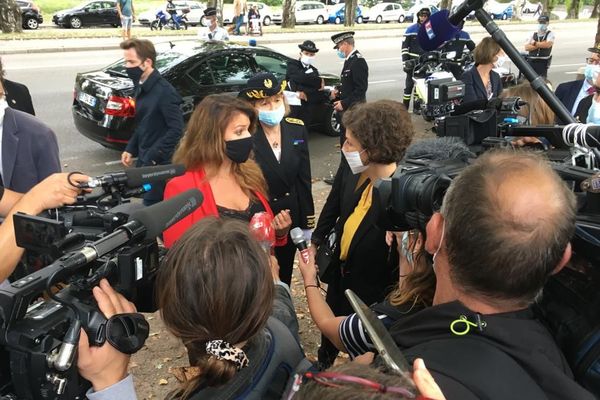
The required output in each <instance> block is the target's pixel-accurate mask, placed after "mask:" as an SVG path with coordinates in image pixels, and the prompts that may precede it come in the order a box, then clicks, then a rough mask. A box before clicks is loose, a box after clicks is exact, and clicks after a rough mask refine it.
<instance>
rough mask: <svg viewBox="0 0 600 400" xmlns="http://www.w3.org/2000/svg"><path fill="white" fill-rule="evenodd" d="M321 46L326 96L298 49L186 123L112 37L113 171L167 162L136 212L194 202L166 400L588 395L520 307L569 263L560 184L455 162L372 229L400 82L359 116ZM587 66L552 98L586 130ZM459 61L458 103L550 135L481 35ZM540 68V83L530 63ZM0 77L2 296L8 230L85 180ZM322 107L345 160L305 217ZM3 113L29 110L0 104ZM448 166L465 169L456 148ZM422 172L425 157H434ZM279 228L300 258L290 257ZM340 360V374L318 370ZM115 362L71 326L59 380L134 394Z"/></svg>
mask: <svg viewBox="0 0 600 400" xmlns="http://www.w3.org/2000/svg"><path fill="white" fill-rule="evenodd" d="M122 7H123V8H122V9H120V10H121V11H120V12H121V13H122V14H123V15H122V18H125V19H127V18H129V17H130V18H131V19H133V18H134V14H133V8H131V9H128V8H126V7H125V6H122ZM235 9H236V17H237V18H236V21H235V22H236V25H235V29H236V31H235V32H234V33H235V34H239V29H240V27H241V22H240V21H243V15H244V14H245V12H246V11H247V10H246V8H245V1H243V0H242V1H240V0H236V4H235ZM426 10H427V12H426V11H425V9H424V10H421V11H420V12H419V13H418V14H417V16H418V18H419V21H418V22H416V24H415V26H413V27H410V28H409V29H408V30H407V35H406V38H405V44H404V45H403V50H402V57H403V61H409V60H410V59H411V58H414V57H418V56H419V54H422V49H420V48H417V45H418V43H417V42H416V33H415V32H416V29H418V28H419V25H420V24H422V23H424V21H425V20H426V19H427V18H428V17H429V15H430V11H429V9H426ZM129 12H130V13H131V15H127V14H128V13H129ZM205 15H206V17H207V19H206V20H207V21H208V22H207V26H206V28H207V30H206V35H205V39H208V40H226V38H227V32H226V31H224V30H223V28H220V27H219V26H218V24H217V22H216V10H215V9H214V8H209V9H207V10H205ZM542 25H545V26H542ZM457 39H460V40H464V41H465V42H467V41H469V40H470V39H467V38H466V37H465V36H464V35H463V36H460V35H458V36H457ZM331 40H332V42H333V45H334V49H335V50H336V52H337V54H338V56H339V58H340V59H343V60H344V65H343V67H342V71H341V74H340V76H341V85H340V87H338V88H336V90H334V91H332V92H331V93H326V92H325V91H324V82H323V80H322V79H321V78H320V77H319V73H318V70H317V68H316V67H315V56H316V54H317V53H318V51H319V49H318V48H317V47H316V45H315V43H314V42H312V41H309V40H306V41H304V42H303V43H301V44H299V45H298V47H299V50H300V51H299V54H298V59H297V60H293V61H290V62H289V63H288V65H287V76H286V77H285V78H281V77H279V78H278V77H276V76H275V75H273V74H272V73H266V72H265V73H258V74H256V75H255V76H253V77H251V78H250V79H249V80H248V81H247V83H246V84H245V86H244V87H243V88H242V89H241V90H240V92H239V93H238V95H237V97H234V96H229V95H209V96H207V97H205V98H204V99H203V100H202V101H201V102H200V103H199V104H198V105H197V106H196V108H195V110H194V112H193V114H192V116H191V118H190V120H189V121H188V122H187V124H186V125H185V126H184V121H183V115H182V113H181V110H180V108H179V107H180V104H181V102H182V100H181V97H180V95H179V94H178V93H177V92H176V90H175V89H174V88H173V87H172V86H171V85H170V84H169V83H168V82H167V81H166V80H165V79H164V78H163V77H162V76H161V75H160V73H159V72H158V70H157V69H156V68H155V63H156V51H155V50H154V46H153V45H152V43H151V42H150V41H147V40H141V39H127V40H125V41H124V42H123V43H122V44H121V49H122V50H123V56H124V60H125V67H126V72H127V75H128V77H129V78H130V79H131V80H132V81H133V83H134V97H135V100H136V115H135V122H136V128H135V131H134V133H133V136H132V138H131V140H130V141H129V143H128V144H127V147H126V149H125V151H123V153H122V155H121V161H122V164H123V165H124V166H126V167H132V166H134V165H135V166H136V167H140V166H152V165H161V164H168V163H171V162H173V163H178V164H182V165H184V167H185V174H184V175H182V176H179V177H175V178H173V179H171V180H170V181H168V182H167V183H166V184H165V185H164V187H161V186H160V185H155V186H153V189H152V191H150V192H148V193H147V194H145V196H144V199H143V201H144V204H145V205H151V204H154V203H156V202H159V201H161V200H163V199H169V198H172V197H174V196H176V195H178V194H180V193H182V192H184V191H186V190H188V189H190V188H196V189H198V190H199V191H201V192H202V194H203V199H204V200H203V202H202V204H201V205H200V207H199V208H198V209H196V210H195V211H194V212H192V213H191V214H190V215H189V216H187V217H185V218H184V219H182V220H181V221H179V222H178V223H176V224H175V225H173V226H172V227H170V228H169V229H167V230H166V231H165V232H164V234H163V240H164V245H165V247H166V248H167V249H168V253H167V255H166V257H165V259H164V262H163V265H162V267H161V269H160V273H159V275H158V278H157V285H156V287H157V288H158V289H157V293H156V296H157V299H158V304H159V307H160V312H161V317H162V319H163V321H164V323H165V325H166V327H167V328H168V330H169V331H170V332H171V333H172V334H173V335H174V336H175V337H177V338H179V339H180V340H181V341H182V343H183V345H184V346H185V347H186V349H187V356H188V364H189V365H188V366H186V367H183V368H179V369H177V370H176V371H174V373H175V374H176V376H177V377H178V380H180V381H181V386H180V387H179V388H178V389H177V390H176V391H175V392H173V393H172V394H171V395H170V398H177V399H204V398H214V399H232V398H244V399H280V398H288V399H290V398H294V399H315V398H322V399H323V400H327V399H348V398H373V399H387V398H411V397H410V396H411V393H413V392H414V391H415V386H416V391H418V392H419V393H420V394H421V396H422V397H421V398H428V399H433V400H442V399H446V398H447V399H461V400H468V399H479V398H488V399H508V398H532V399H557V400H558V399H582V400H585V399H590V400H591V399H593V398H594V396H593V395H592V394H591V393H589V392H588V391H587V390H586V389H584V388H583V387H582V386H580V385H579V384H578V383H577V382H576V381H575V380H574V378H573V373H572V371H571V369H570V367H569V365H568V364H567V362H566V360H565V357H564V356H563V354H562V353H561V351H560V349H559V348H558V346H557V345H556V343H555V342H554V339H553V338H552V336H551V335H550V333H549V331H548V330H547V329H546V328H545V326H544V325H543V324H542V323H541V322H540V321H539V320H538V319H537V317H536V315H535V314H534V313H533V312H532V309H531V306H532V304H533V303H534V302H535V300H536V298H537V297H538V296H539V295H540V293H541V292H542V290H543V287H544V285H545V284H546V282H547V280H548V279H549V277H550V276H552V275H553V274H556V273H558V272H559V271H560V270H561V269H563V268H565V267H566V266H568V263H569V260H570V257H571V254H572V248H571V244H570V240H571V238H572V236H573V234H574V231H575V216H576V201H575V197H574V195H573V193H572V192H571V190H570V189H569V188H568V187H567V186H566V185H565V183H564V182H563V181H562V180H561V179H560V177H559V176H558V175H557V174H556V173H555V172H554V171H553V170H552V168H551V167H550V166H549V164H548V162H547V161H546V160H545V159H544V158H543V157H542V156H540V155H537V154H534V153H531V152H524V151H514V150H510V151H509V150H504V151H493V152H488V153H485V154H484V155H482V156H480V157H479V158H477V159H475V160H469V161H470V162H469V164H470V165H469V166H467V167H466V168H465V169H464V170H462V172H461V173H460V174H459V175H458V176H457V177H456V178H455V179H454V180H453V181H452V183H451V185H450V187H449V189H448V191H447V193H446V195H445V197H444V199H443V203H442V205H441V208H440V209H439V210H435V213H434V214H433V216H432V217H431V218H430V219H429V220H428V221H427V223H426V227H425V228H416V227H415V228H414V229H410V230H407V231H405V232H392V231H387V230H386V228H385V226H382V224H381V221H382V218H385V214H384V213H385V212H386V211H387V210H386V209H385V208H384V207H383V206H382V204H380V203H379V202H378V201H377V197H376V196H375V195H374V186H376V184H377V182H378V181H380V180H382V179H388V178H390V177H391V176H392V175H393V174H394V173H395V172H396V169H397V165H398V164H399V163H400V162H401V161H402V160H404V159H405V158H407V157H413V156H416V154H417V150H416V148H415V147H414V145H413V141H414V136H415V130H414V128H413V125H412V122H411V116H410V114H409V112H408V107H409V105H410V100H411V97H412V88H411V87H410V83H412V76H410V77H409V74H408V73H407V82H406V88H405V91H404V97H403V101H402V102H397V101H393V100H378V101H367V97H366V94H367V90H368V75H369V69H368V64H367V60H366V59H365V58H364V57H363V56H362V55H361V53H360V52H359V51H358V50H357V49H356V47H355V38H354V32H341V33H338V34H335V35H333V36H332V38H331ZM553 42H554V35H553V34H551V32H550V31H549V30H548V20H547V18H545V17H544V16H541V17H540V26H539V29H538V31H537V32H535V33H534V34H533V35H532V38H531V40H528V42H527V44H526V46H525V50H526V51H528V52H530V53H531V52H534V53H535V54H536V57H548V56H549V55H550V51H551V48H552V44H553ZM468 47H469V45H468ZM589 51H590V53H591V56H590V57H589V58H588V59H587V60H586V61H587V66H586V69H585V78H584V79H583V80H580V81H575V82H568V83H562V84H561V85H559V86H558V87H557V89H556V95H557V97H558V98H559V99H560V100H561V101H562V102H563V104H564V105H565V107H567V108H568V109H569V110H570V111H571V112H572V114H577V115H580V116H581V117H582V118H585V120H586V121H587V122H592V123H593V122H596V121H598V122H600V109H597V108H598V107H600V97H599V96H598V91H599V90H597V89H596V88H600V47H594V48H590V49H589ZM419 52H421V53H419ZM473 53H474V59H475V66H474V67H473V68H472V69H471V70H469V71H466V72H464V74H463V75H462V80H463V82H464V83H465V86H466V94H465V99H464V102H465V103H473V104H475V103H477V104H482V105H483V107H486V106H487V104H488V103H489V102H490V101H492V100H493V99H497V98H499V97H501V96H509V97H510V96H518V97H520V98H522V99H525V100H526V101H527V107H525V109H526V111H522V112H523V115H522V116H523V118H527V119H528V120H529V122H530V123H531V124H552V123H554V122H555V119H556V117H555V116H554V114H553V112H552V110H551V109H550V108H549V107H548V106H547V105H546V104H545V102H544V101H543V100H541V98H540V97H539V96H538V95H537V93H536V92H535V91H534V90H533V89H532V88H531V86H529V85H528V84H521V85H518V86H515V87H512V88H508V89H504V90H503V87H502V82H501V80H500V77H499V75H498V74H497V73H496V72H494V68H496V67H498V66H499V65H500V64H502V62H503V60H504V58H505V55H504V52H503V51H502V49H501V48H500V46H499V45H498V44H496V42H494V40H492V39H491V38H484V39H483V40H482V41H481V42H480V43H479V44H477V46H476V47H475V48H474V50H473ZM547 65H548V64H544V66H545V67H547ZM0 67H1V65H0ZM545 67H544V68H545ZM0 72H1V70H0ZM538 72H539V73H540V74H542V75H545V72H547V68H546V69H545V71H544V70H540V71H538ZM0 77H2V80H1V83H2V85H1V86H0V89H2V91H0V99H2V101H0V117H3V118H0V121H3V122H2V128H3V130H0V132H2V158H0V160H1V162H0V167H1V168H0V179H1V180H0V215H2V216H4V217H5V218H6V219H5V220H4V222H3V223H2V224H1V225H0V249H2V254H3V259H2V260H1V262H0V281H3V280H5V279H6V278H8V277H9V275H10V274H11V272H12V269H13V268H14V265H16V264H17V262H18V260H19V258H20V257H21V256H22V254H23V252H22V250H21V249H19V248H18V247H17V246H16V244H15V241H14V234H13V233H12V230H13V229H14V227H13V225H12V218H11V216H12V215H13V214H14V213H16V212H26V213H30V214H37V213H39V212H41V211H42V210H44V209H48V208H52V207H59V206H62V205H65V204H71V203H73V202H75V200H76V197H77V195H78V194H79V192H80V189H79V188H78V187H77V183H81V182H85V181H87V179H88V177H87V176H85V175H81V174H76V175H71V176H69V177H67V175H66V174H61V173H59V172H60V164H59V163H58V160H59V158H58V146H57V145H56V137H55V135H54V134H53V133H52V131H51V130H49V128H47V127H45V126H44V125H43V124H42V123H41V122H39V121H38V120H37V119H35V118H34V117H32V116H30V115H28V114H27V113H26V112H31V114H33V107H32V105H31V100H30V96H29V94H28V92H26V88H25V89H23V87H21V86H19V85H18V84H16V83H13V82H10V81H8V80H7V79H4V77H3V74H0ZM409 81H410V82H409ZM589 89H592V90H589ZM288 92H292V93H295V95H296V97H297V98H298V99H300V102H299V104H298V105H295V106H290V104H289V101H288V98H289V97H290V94H289V93H288ZM19 93H20V94H19ZM328 98H329V99H330V101H331V102H332V107H333V108H334V110H335V111H336V118H338V120H339V122H340V125H341V127H342V129H341V132H342V134H341V136H340V143H341V160H340V163H339V167H338V170H337V172H336V174H335V177H334V179H333V180H332V182H331V184H332V187H331V191H330V192H329V195H328V197H327V200H326V202H325V205H324V207H323V209H322V211H321V213H320V215H319V217H318V219H317V218H316V216H315V206H314V201H313V196H312V182H313V177H312V173H311V166H310V153H309V146H308V141H309V136H308V131H307V125H308V124H309V123H310V118H311V115H312V112H311V107H313V106H314V104H315V103H317V102H321V101H326V100H327V99H328ZM478 102H479V103H478ZM20 107H21V108H23V109H24V110H25V112H23V111H15V110H13V109H17V108H20ZM584 107H587V108H585V109H584ZM13 121H16V122H14V123H13ZM11 123H13V125H14V132H13V130H11V129H13V126H12V125H10V124H11ZM17 129H23V130H24V131H25V132H27V133H26V134H23V135H21V134H19V140H18V141H17V142H16V143H15V146H18V147H16V150H15V153H14V154H18V157H17V158H16V159H15V160H12V161H11V160H7V159H6V157H5V155H6V154H9V152H7V151H5V149H6V148H7V146H9V145H10V142H8V141H6V140H7V138H8V140H10V137H11V135H17V133H15V132H17ZM27 135H29V136H27ZM38 147H43V151H41V150H40V149H39V148H38ZM11 154H12V153H11ZM461 154H466V156H465V160H466V159H467V158H470V155H469V151H468V148H466V147H464V151H463V153H461ZM419 157H424V158H427V157H429V160H430V161H438V159H436V157H435V155H434V154H425V155H423V154H420V155H419ZM134 159H135V160H134ZM32 165H35V167H32ZM20 168H21V169H20ZM13 171H19V172H17V173H16V174H15V172H13ZM31 171H34V172H35V173H34V172H31ZM19 192H20V193H25V194H20V193H19ZM260 213H264V214H266V215H268V217H269V218H270V220H271V221H272V228H273V230H274V238H273V241H272V243H270V245H272V249H267V251H265V247H264V246H263V244H262V243H260V242H259V240H258V239H257V238H255V237H254V236H253V235H252V233H251V232H250V231H249V229H248V225H249V223H250V221H251V220H252V219H253V217H254V216H255V215H257V214H260ZM293 227H298V228H300V229H301V230H302V232H303V236H304V239H305V240H306V241H307V242H310V244H311V246H310V251H309V252H308V253H303V254H302V255H299V256H298V257H297V260H295V258H296V246H295V243H294V242H293V241H292V239H291V238H290V235H289V232H290V229H291V228H293ZM323 253H326V256H325V257H321V256H322V255H323ZM294 265H298V268H299V271H300V274H301V277H302V286H303V289H304V295H305V296H306V301H307V304H308V307H309V310H310V314H311V317H312V319H313V320H314V322H315V324H316V326H317V327H318V329H319V330H320V332H321V333H322V338H321V344H320V348H319V350H318V360H317V362H316V363H311V362H309V361H308V360H307V359H306V358H305V355H304V350H303V347H302V343H301V341H300V335H299V329H298V321H297V318H296V311H295V309H294V304H293V300H292V296H291V290H290V285H291V282H292V274H293V269H294ZM323 282H325V283H326V284H327V286H326V287H325V286H324V284H323ZM347 289H351V290H352V291H353V292H355V293H356V294H357V295H358V296H359V297H360V298H361V299H362V300H363V301H364V302H365V303H367V304H369V305H370V309H371V310H372V311H373V312H374V313H375V314H376V315H377V317H378V318H379V320H380V321H382V323H383V324H384V326H385V327H386V329H387V331H388V333H389V334H390V335H391V337H392V338H393V341H394V343H395V345H396V346H397V347H398V348H399V349H400V350H401V351H402V353H403V355H404V356H405V357H406V359H407V360H408V362H409V364H410V366H411V367H412V368H411V371H409V372H407V374H406V375H397V374H395V373H393V372H392V371H391V370H390V368H388V367H386V363H385V359H384V358H382V357H380V355H378V354H376V353H377V352H376V346H375V343H374V340H373V338H372V337H371V335H370V333H369V332H368V330H367V329H366V327H365V324H364V323H363V321H362V320H361V319H360V318H359V317H358V315H357V314H355V313H354V310H353V308H352V307H351V306H350V303H349V302H348V300H347V298H346V296H345V294H344V293H345V291H346V290H347ZM93 295H94V298H95V299H96V301H97V303H98V306H99V309H100V311H101V312H102V313H104V315H105V316H106V317H107V318H110V317H111V316H113V315H116V314H121V313H132V312H135V307H134V305H133V304H132V303H130V302H129V301H128V300H127V299H125V298H124V297H123V296H122V295H121V294H119V293H117V292H116V291H115V290H114V289H113V288H112V287H111V285H110V284H109V283H108V282H107V281H106V280H103V281H102V282H100V284H99V285H98V286H97V287H95V288H94V290H93ZM457 327H459V328H457ZM339 351H342V352H345V353H348V354H349V355H350V358H351V359H352V360H353V361H352V362H349V363H346V364H343V365H336V366H334V362H335V360H336V358H337V356H338V353H339ZM129 357H130V356H129V355H126V354H123V353H120V352H119V351H117V350H116V349H115V348H114V347H112V346H111V345H110V344H109V343H107V344H105V345H103V346H101V347H93V346H92V347H91V346H90V345H89V342H88V339H87V336H86V334H85V332H84V331H82V334H81V341H80V343H79V351H78V361H77V367H78V369H79V373H80V375H81V376H82V377H84V378H85V379H87V380H88V381H89V382H90V383H91V385H92V387H91V388H90V389H89V391H88V393H87V397H88V398H89V399H91V400H104V399H123V400H128V399H135V398H136V394H135V388H134V384H133V377H132V376H131V374H129V373H128V363H129ZM425 364H427V366H428V368H426V367H425ZM402 396H405V397H402ZM413 397H414V396H413Z"/></svg>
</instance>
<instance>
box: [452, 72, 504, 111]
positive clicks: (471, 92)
mask: <svg viewBox="0 0 600 400" xmlns="http://www.w3.org/2000/svg"><path fill="white" fill-rule="evenodd" d="M460 80H461V81H463V83H464V84H465V97H464V98H463V103H470V102H472V101H475V100H487V99H488V97H487V91H486V90H485V86H484V85H483V81H482V80H481V76H479V72H478V71H477V67H473V68H471V69H470V70H468V71H465V73H464V74H463V75H462V76H461V78H460ZM490 80H491V82H492V92H493V94H492V97H499V96H500V93H502V81H501V79H500V75H498V73H496V72H494V71H491V72H490Z"/></svg>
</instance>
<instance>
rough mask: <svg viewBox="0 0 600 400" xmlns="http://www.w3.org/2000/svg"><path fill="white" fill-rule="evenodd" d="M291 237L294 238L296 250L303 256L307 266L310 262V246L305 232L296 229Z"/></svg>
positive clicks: (291, 232)
mask: <svg viewBox="0 0 600 400" xmlns="http://www.w3.org/2000/svg"><path fill="white" fill-rule="evenodd" d="M290 237H291V238H292V242H294V244H295V245H296V248H297V249H298V251H299V252H300V255H302V260H304V262H305V263H306V264H308V262H309V261H310V252H309V250H308V244H307V243H306V238H305V237H304V232H302V229H300V228H298V227H296V228H294V229H292V230H291V231H290Z"/></svg>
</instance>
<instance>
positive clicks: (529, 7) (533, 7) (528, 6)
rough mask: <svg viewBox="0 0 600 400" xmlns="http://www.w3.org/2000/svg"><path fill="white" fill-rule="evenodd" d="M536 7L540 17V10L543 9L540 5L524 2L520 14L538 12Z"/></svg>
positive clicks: (538, 3)
mask: <svg viewBox="0 0 600 400" xmlns="http://www.w3.org/2000/svg"><path fill="white" fill-rule="evenodd" d="M538 7H539V10H540V15H541V14H542V10H543V9H544V7H543V5H542V3H540V2H537V3H531V2H529V1H525V3H523V8H521V12H522V13H523V14H533V13H535V12H536V11H538Z"/></svg>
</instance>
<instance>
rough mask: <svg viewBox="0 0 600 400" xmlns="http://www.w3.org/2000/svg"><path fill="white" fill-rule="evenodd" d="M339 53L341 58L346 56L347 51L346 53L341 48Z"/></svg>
mask: <svg viewBox="0 0 600 400" xmlns="http://www.w3.org/2000/svg"><path fill="white" fill-rule="evenodd" d="M337 55H338V57H339V58H346V53H344V52H343V51H341V50H339V49H338V51H337Z"/></svg>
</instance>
